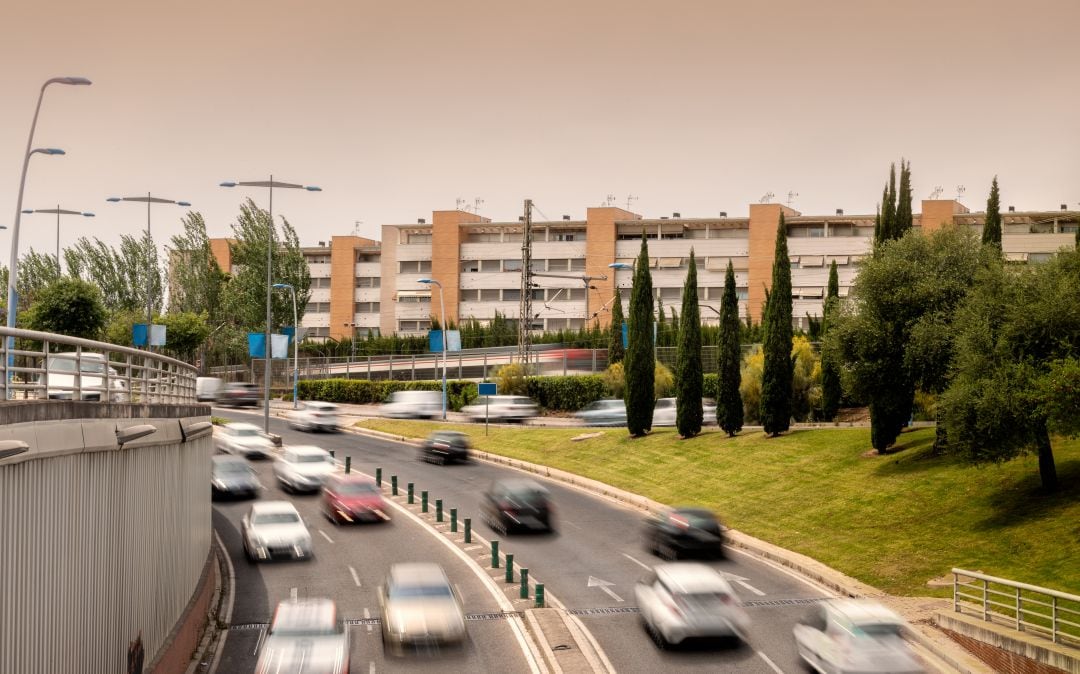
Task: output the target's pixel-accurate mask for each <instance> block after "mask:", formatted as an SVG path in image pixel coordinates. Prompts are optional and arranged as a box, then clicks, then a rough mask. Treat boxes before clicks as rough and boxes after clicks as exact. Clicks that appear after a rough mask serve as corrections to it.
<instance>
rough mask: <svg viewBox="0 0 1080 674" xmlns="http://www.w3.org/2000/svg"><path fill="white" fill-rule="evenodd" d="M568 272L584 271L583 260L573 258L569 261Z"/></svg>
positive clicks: (581, 258)
mask: <svg viewBox="0 0 1080 674" xmlns="http://www.w3.org/2000/svg"><path fill="white" fill-rule="evenodd" d="M570 271H585V258H583V257H575V258H573V259H572V260H570Z"/></svg>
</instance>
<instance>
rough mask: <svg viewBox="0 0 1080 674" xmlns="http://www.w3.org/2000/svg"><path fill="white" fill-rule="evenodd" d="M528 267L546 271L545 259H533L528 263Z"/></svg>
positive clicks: (533, 269) (532, 269)
mask: <svg viewBox="0 0 1080 674" xmlns="http://www.w3.org/2000/svg"><path fill="white" fill-rule="evenodd" d="M529 269H530V270H531V271H546V270H547V260H533V261H532V263H531V264H530V265H529Z"/></svg>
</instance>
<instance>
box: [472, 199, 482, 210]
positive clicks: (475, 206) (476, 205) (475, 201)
mask: <svg viewBox="0 0 1080 674" xmlns="http://www.w3.org/2000/svg"><path fill="white" fill-rule="evenodd" d="M482 203H484V200H483V199H481V198H480V197H476V198H475V199H473V213H479V212H480V204H482Z"/></svg>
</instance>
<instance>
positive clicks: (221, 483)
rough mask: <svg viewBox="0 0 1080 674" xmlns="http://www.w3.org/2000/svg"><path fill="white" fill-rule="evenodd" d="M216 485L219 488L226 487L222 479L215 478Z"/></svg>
mask: <svg viewBox="0 0 1080 674" xmlns="http://www.w3.org/2000/svg"><path fill="white" fill-rule="evenodd" d="M214 486H215V487H217V488H218V489H224V488H225V483H224V482H223V481H221V480H214Z"/></svg>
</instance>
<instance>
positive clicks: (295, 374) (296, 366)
mask: <svg viewBox="0 0 1080 674" xmlns="http://www.w3.org/2000/svg"><path fill="white" fill-rule="evenodd" d="M274 289H275V290H288V291H289V294H290V295H292V322H293V352H292V353H293V370H292V408H293V409H294V410H296V409H300V407H299V403H298V402H297V398H296V393H297V390H298V389H299V385H298V382H299V381H300V326H299V325H298V324H297V320H296V288H294V287H292V285H290V284H288V283H275V284H274Z"/></svg>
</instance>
